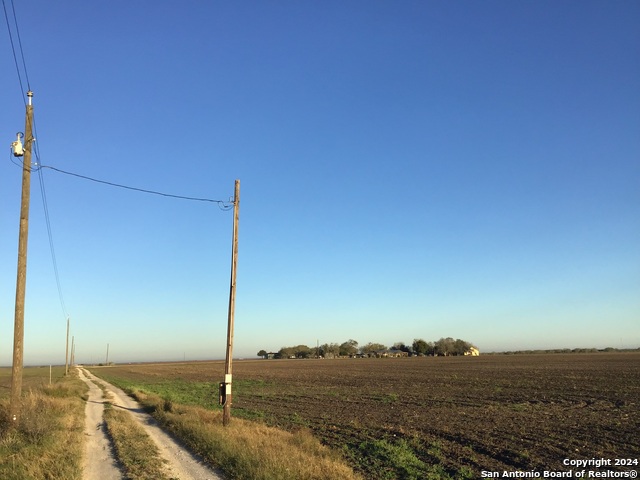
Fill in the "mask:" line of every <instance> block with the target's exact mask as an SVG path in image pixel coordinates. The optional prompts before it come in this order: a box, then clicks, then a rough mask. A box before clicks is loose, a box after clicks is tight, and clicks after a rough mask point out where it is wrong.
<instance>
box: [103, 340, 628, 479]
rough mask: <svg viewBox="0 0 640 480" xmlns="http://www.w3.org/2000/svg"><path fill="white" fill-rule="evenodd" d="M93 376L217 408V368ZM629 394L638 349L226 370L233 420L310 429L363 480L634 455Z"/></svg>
mask: <svg viewBox="0 0 640 480" xmlns="http://www.w3.org/2000/svg"><path fill="white" fill-rule="evenodd" d="M93 371H94V372H95V373H96V374H97V375H99V376H102V377H104V378H105V379H107V380H109V381H111V382H114V383H120V384H121V385H124V386H132V385H135V386H137V387H139V388H142V389H146V390H148V391H153V392H155V393H159V394H161V395H169V396H172V398H173V399H174V400H175V401H178V400H177V398H180V399H182V401H185V402H188V403H194V404H199V405H204V406H206V407H208V408H218V407H217V405H216V404H215V402H216V400H217V398H216V392H217V382H218V381H219V380H220V379H221V378H222V373H223V364H222V363H221V362H202V363H185V364H155V365H127V366H116V367H108V368H96V369H94V370H93ZM189 392H193V395H192V396H190V395H189ZM207 392H210V395H207ZM638 398H640V354H638V353H597V354H596V353H594V354H558V355H554V354H547V355H487V356H481V357H475V358H470V357H435V358H434V357H420V358H404V359H336V360H257V361H236V362H235V363H234V404H233V407H234V408H233V414H234V415H237V416H242V417H245V418H253V419H258V420H261V421H264V422H266V423H268V424H271V425H277V426H280V427H282V428H285V429H296V428H301V427H303V428H309V429H310V430H311V431H313V433H314V434H315V435H316V436H318V437H320V438H321V439H322V440H323V442H324V443H326V444H327V445H329V446H331V447H332V448H335V449H338V450H340V451H342V452H343V454H344V455H345V457H346V458H348V459H349V461H350V462H351V463H352V465H353V466H354V467H355V468H356V469H357V470H359V471H360V472H361V473H363V474H364V476H365V477H367V478H423V477H424V476H426V475H428V474H432V475H433V474H434V472H436V473H437V474H438V475H440V476H441V478H447V476H450V477H452V478H461V477H467V478H476V477H479V476H480V472H481V471H501V472H502V471H505V470H506V471H515V470H520V471H529V470H536V471H540V472H541V471H544V470H555V471H566V470H567V469H568V468H567V467H566V466H564V465H563V464H562V462H563V460H564V459H588V458H593V457H595V458H611V459H615V458H636V459H637V458H640V446H639V442H638V431H640V409H639V400H638ZM616 468H620V469H623V470H624V468H623V467H612V469H614V470H615V469H616ZM635 468H637V467H635ZM436 478H437V477H436Z"/></svg>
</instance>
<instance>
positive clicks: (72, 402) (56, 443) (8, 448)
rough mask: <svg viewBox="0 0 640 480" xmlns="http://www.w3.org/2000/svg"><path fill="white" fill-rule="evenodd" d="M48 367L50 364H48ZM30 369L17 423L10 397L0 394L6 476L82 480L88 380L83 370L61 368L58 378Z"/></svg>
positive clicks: (0, 445)
mask: <svg viewBox="0 0 640 480" xmlns="http://www.w3.org/2000/svg"><path fill="white" fill-rule="evenodd" d="M43 371H44V370H43ZM34 372H36V371H35V370H29V369H25V377H26V378H25V380H26V381H25V384H26V385H28V390H26V392H25V393H23V396H22V410H21V412H22V414H21V416H20V419H19V420H18V423H17V425H15V428H11V425H10V422H11V421H10V420H9V414H8V411H9V399H8V398H6V397H2V398H0V478H2V479H3V480H59V479H66V480H80V479H81V478H82V454H83V446H84V443H83V442H84V438H83V432H84V406H85V402H84V400H85V399H86V396H85V395H86V386H85V385H84V383H82V382H81V381H80V380H79V379H78V377H77V375H74V374H71V375H69V376H67V377H63V374H64V368H62V369H61V370H60V367H58V368H57V369H56V372H55V377H54V378H55V383H53V382H52V384H51V385H48V384H47V383H46V382H48V380H49V369H48V368H47V369H46V381H44V380H42V379H40V378H39V377H38V375H34Z"/></svg>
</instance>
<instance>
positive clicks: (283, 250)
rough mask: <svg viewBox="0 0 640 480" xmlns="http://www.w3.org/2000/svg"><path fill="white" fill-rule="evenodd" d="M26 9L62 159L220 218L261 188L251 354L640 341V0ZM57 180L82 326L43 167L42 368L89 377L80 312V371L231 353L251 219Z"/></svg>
mask: <svg viewBox="0 0 640 480" xmlns="http://www.w3.org/2000/svg"><path fill="white" fill-rule="evenodd" d="M5 1H6V2H9V0H5ZM14 2H15V8H16V13H17V17H18V21H19V26H20V35H21V40H22V46H23V48H24V54H25V60H26V64H27V69H28V75H29V83H30V85H31V89H32V90H33V91H34V92H35V96H34V110H35V119H36V127H37V140H38V145H39V152H40V159H41V162H42V163H43V164H44V165H51V166H54V167H57V168H60V169H63V170H67V171H71V172H74V173H78V174H82V175H87V176H90V177H95V178H98V179H102V180H106V181H111V182H115V183H121V184H125V185H130V186H134V187H139V188H145V189H151V190H158V191H161V192H166V193H171V194H178V195H187V196H195V197H207V198H212V199H221V200H228V199H229V198H230V197H231V196H232V195H233V186H234V181H235V179H240V180H241V207H240V237H239V239H240V242H239V243H240V248H239V263H238V289H237V309H236V337H235V340H236V343H235V354H236V355H235V356H237V357H253V356H255V353H256V352H257V351H258V350H260V349H263V348H264V349H266V350H277V349H279V348H280V347H282V346H289V345H297V344H300V343H303V344H307V345H310V346H311V345H315V344H316V341H319V342H320V343H325V342H338V343H341V342H343V341H345V340H348V339H350V338H353V339H356V340H357V341H359V342H360V344H364V343H367V342H380V343H384V344H387V345H390V344H392V343H394V342H397V341H404V342H407V343H411V342H412V341H413V339H414V338H424V339H426V340H437V339H438V338H440V337H447V336H451V337H454V338H462V339H464V340H468V341H470V342H472V343H474V344H476V345H477V346H478V347H479V348H480V350H481V351H499V350H514V349H528V348H557V347H569V348H574V347H600V348H602V347H607V346H613V347H634V348H635V347H638V346H640V241H639V240H640V216H639V213H640V208H639V207H640V188H639V187H640V30H639V29H638V24H639V23H640V3H638V2H634V1H618V2H606V1H597V2H593V1H581V2H578V1H563V2H556V1H519V2H512V1H483V2H475V1H458V2H450V1H429V2H425V1H402V2H396V1H348V2H344V1H322V2H320V1H308V2H294V1H279V2H275V1H255V2H244V3H237V2H222V1H204V0H203V1H186V2H169V1H160V2H159V1H154V2H152V1H139V2H125V1H120V0H116V1H111V2H97V3H96V2H77V1H76V2H50V1H43V0H39V1H32V2H22V1H20V0H14ZM10 5H11V4H10V3H9V4H8V7H9V8H10ZM9 18H10V20H13V19H12V13H11V10H9ZM2 23H3V25H2V28H1V29H2V34H1V36H0V38H2V40H1V41H0V47H1V48H0V61H1V64H2V65H3V66H4V69H3V74H2V75H1V76H0V92H2V112H1V114H0V126H1V129H0V131H1V132H2V138H4V141H5V146H6V150H5V152H7V153H5V160H4V161H2V162H0V202H1V205H2V207H1V208H0V222H1V224H0V232H2V233H1V234H0V262H1V268H0V272H2V273H1V275H0V364H2V365H7V364H9V363H10V361H11V348H12V342H13V318H14V299H15V277H16V273H15V272H16V262H17V240H18V217H19V203H20V181H21V180H20V175H21V172H20V169H19V168H18V167H16V166H15V165H14V164H12V163H11V161H10V155H9V153H8V152H9V148H8V147H9V144H10V143H11V141H13V139H14V137H15V133H16V132H17V131H23V130H24V105H23V99H22V95H21V91H20V86H19V83H18V77H17V73H16V69H15V66H14V59H13V55H12V52H11V46H10V43H9V35H8V33H7V28H6V25H5V22H4V20H3V22H2ZM14 41H15V32H14ZM19 61H20V63H21V60H20V59H19ZM23 82H25V78H24V76H23ZM25 89H26V85H25ZM43 178H44V184H45V188H46V194H47V200H48V206H49V213H50V223H51V229H52V233H53V242H54V246H55V253H56V258H57V265H58V271H59V278H60V283H61V287H62V293H63V298H64V306H65V308H64V309H63V308H62V306H61V302H60V300H59V296H58V290H57V287H56V280H55V276H54V271H53V266H52V260H51V254H50V251H49V240H48V237H47V230H46V224H45V218H44V213H43V205H42V195H41V192H40V183H39V177H38V175H37V174H34V175H33V179H32V204H31V230H30V237H29V264H28V276H27V307H26V320H25V321H26V327H25V361H26V363H32V364H33V363H49V362H52V363H62V362H64V340H65V326H66V318H65V315H66V314H68V315H69V316H70V317H71V325H72V328H71V330H72V334H73V335H74V336H75V340H76V342H77V350H76V359H77V361H79V362H90V361H95V362H97V361H103V360H104V358H105V353H106V345H107V343H109V344H110V359H111V360H113V361H130V360H156V359H157V360H160V359H162V360H173V359H176V360H177V359H183V358H185V357H186V358H187V359H203V358H223V357H224V348H225V334H226V320H227V303H228V294H229V271H230V256H231V255H230V254H231V234H232V221H233V217H232V213H231V212H224V211H221V210H220V209H219V208H218V207H217V206H216V205H215V204H206V203H197V202H189V201H184V200H174V199H168V198H163V197H158V196H150V195H145V194H141V193H136V192H131V191H127V190H122V189H117V188H113V187H108V186H104V185H100V184H97V183H92V182H88V181H85V180H81V179H78V178H74V177H70V176H67V175H63V174H60V173H57V172H54V171H52V170H44V171H43Z"/></svg>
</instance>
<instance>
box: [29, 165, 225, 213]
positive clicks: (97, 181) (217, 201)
mask: <svg viewBox="0 0 640 480" xmlns="http://www.w3.org/2000/svg"><path fill="white" fill-rule="evenodd" d="M43 168H48V169H50V170H54V171H56V172H59V173H64V174H65V175H71V176H73V177H78V178H82V179H84V180H90V181H92V182H96V183H102V184H104V185H109V186H111V187H118V188H124V189H127V190H134V191H136V192H142V193H148V194H151V195H160V196H162V197H170V198H177V199H180V200H191V201H195V202H209V203H217V204H218V206H219V207H220V208H221V209H222V210H229V209H230V208H232V207H233V205H232V204H230V203H229V202H225V201H224V200H214V199H212V198H199V197H188V196H185V195H174V194H171V193H164V192H158V191H156V190H147V189H145V188H138V187H131V186H128V185H122V184H120V183H114V182H108V181H106V180H99V179H97V178H93V177H88V176H86V175H80V174H79V173H73V172H68V171H66V170H62V169H60V168H56V167H52V166H50V165H38V169H43Z"/></svg>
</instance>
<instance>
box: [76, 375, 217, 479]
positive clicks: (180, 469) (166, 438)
mask: <svg viewBox="0 0 640 480" xmlns="http://www.w3.org/2000/svg"><path fill="white" fill-rule="evenodd" d="M80 372H81V374H83V375H84V376H85V377H86V378H87V380H86V381H88V382H90V383H91V384H92V385H94V384H97V383H100V384H101V385H102V386H104V387H105V388H106V390H107V391H108V392H109V393H111V395H112V396H113V399H112V400H111V404H112V405H113V406H114V407H116V408H117V407H119V408H122V409H125V410H128V411H129V413H130V414H131V415H132V416H133V418H134V419H135V420H136V421H138V423H139V424H140V425H141V426H142V427H143V428H144V429H145V431H146V432H147V434H148V435H149V437H150V438H151V439H152V440H153V442H154V443H155V444H156V446H157V447H158V450H159V451H160V456H161V457H162V458H163V459H165V460H166V461H167V470H168V473H169V474H170V476H171V477H172V478H177V479H180V480H224V477H222V475H221V474H220V473H219V472H216V471H214V470H212V469H211V468H209V467H208V466H207V465H205V464H204V463H203V462H202V461H201V460H200V459H198V458H197V457H196V456H195V455H193V454H192V453H191V452H189V451H188V450H186V449H185V448H184V447H183V446H182V445H181V444H180V443H179V442H177V441H176V440H175V439H174V438H173V437H172V436H171V435H169V434H167V433H166V432H165V431H164V430H162V429H161V428H160V427H159V426H158V424H157V422H156V421H155V420H154V419H153V417H151V415H149V414H147V413H145V412H144V410H143V409H142V407H141V406H140V404H139V403H138V402H136V401H135V400H133V399H132V398H131V397H129V396H128V395H127V394H126V393H124V392H123V391H122V390H120V389H119V388H117V387H115V386H113V385H111V384H110V383H107V382H105V381H104V380H102V379H98V378H97V377H95V376H94V375H92V374H91V373H90V372H88V371H87V370H85V369H83V368H80ZM81 378H82V377H81ZM94 388H96V389H97V390H98V391H100V397H102V391H101V390H100V389H99V388H98V387H96V386H95V385H94ZM95 478H100V480H103V479H104V480H107V477H95ZM115 478H121V477H115ZM85 480H92V479H91V478H90V477H85ZM109 480H110V479H109Z"/></svg>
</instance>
